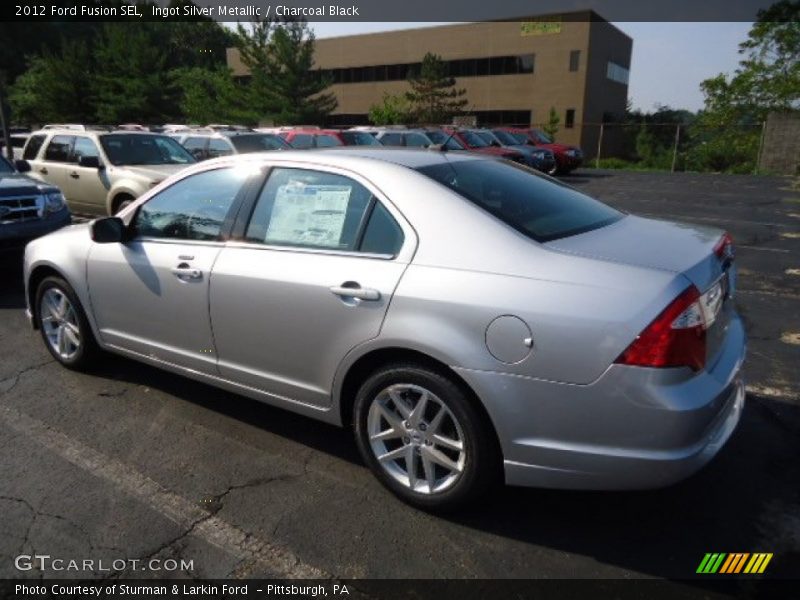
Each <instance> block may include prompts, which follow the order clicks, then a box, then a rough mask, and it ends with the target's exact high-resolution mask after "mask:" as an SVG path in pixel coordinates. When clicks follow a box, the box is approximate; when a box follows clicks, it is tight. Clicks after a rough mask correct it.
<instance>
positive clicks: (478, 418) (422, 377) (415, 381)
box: [353, 363, 502, 512]
mask: <svg viewBox="0 0 800 600" xmlns="http://www.w3.org/2000/svg"><path fill="white" fill-rule="evenodd" d="M396 384H410V385H413V386H420V387H422V388H425V389H426V390H429V391H431V392H433V394H435V395H436V396H437V397H438V399H439V400H440V401H441V403H442V404H444V405H445V406H446V407H447V408H448V409H449V410H450V412H451V413H452V415H453V416H454V417H455V418H456V419H457V420H458V423H459V425H460V427H461V431H462V432H463V438H464V439H463V446H464V448H465V450H466V455H465V460H464V467H463V470H462V471H461V473H460V475H458V477H457V479H456V480H455V483H453V484H452V485H451V487H449V488H447V489H445V490H443V491H441V492H433V493H420V492H417V491H414V490H412V489H410V488H409V487H408V485H404V484H402V483H400V482H398V481H397V480H396V479H395V478H394V477H392V475H390V474H389V473H388V472H387V471H386V469H384V467H383V466H382V465H381V463H380V461H379V460H378V458H377V457H376V455H375V452H374V451H373V450H372V447H371V445H370V439H369V433H368V424H367V423H368V416H369V410H370V406H371V405H372V403H373V401H376V398H377V397H378V395H379V394H380V393H381V391H382V390H385V389H386V388H387V387H388V386H391V385H396ZM353 421H354V422H353V429H354V432H355V437H356V443H357V444H358V448H359V450H360V452H361V455H362V457H363V459H364V462H365V463H366V464H367V465H368V466H369V467H370V469H371V470H372V472H373V474H374V475H375V476H376V477H377V478H378V480H379V481H380V482H381V483H382V484H383V485H384V486H385V487H387V488H388V489H389V490H391V491H392V492H394V494H396V495H397V496H398V497H399V498H400V499H402V500H403V501H405V502H407V503H408V504H411V505H412V506H415V507H418V508H422V509H424V510H429V511H434V512H446V511H451V510H454V509H456V508H459V507H463V506H466V505H469V504H472V503H474V502H475V501H477V500H478V499H480V498H481V497H482V496H484V495H485V494H486V493H487V492H488V491H489V490H491V489H492V488H494V487H495V486H496V485H499V483H500V482H501V481H502V455H501V453H500V451H499V449H498V448H497V442H496V438H495V437H494V434H493V431H492V430H491V426H490V424H489V423H487V422H486V421H487V418H486V417H485V416H484V415H483V413H482V412H481V411H480V410H479V409H478V408H476V407H475V406H474V404H473V401H472V399H471V398H470V397H469V396H468V394H467V393H466V392H465V391H464V390H463V389H462V387H461V386H459V385H458V384H457V383H455V381H454V380H453V379H451V378H450V377H449V376H447V375H445V374H443V373H439V372H437V371H434V370H431V369H429V368H427V367H424V366H421V365H418V364H413V363H398V364H393V365H388V366H386V367H383V368H381V369H379V370H377V371H375V372H374V373H373V374H372V375H371V376H370V377H369V378H367V380H366V381H364V383H363V384H362V385H361V387H360V388H359V390H358V393H357V395H356V399H355V406H354V410H353Z"/></svg>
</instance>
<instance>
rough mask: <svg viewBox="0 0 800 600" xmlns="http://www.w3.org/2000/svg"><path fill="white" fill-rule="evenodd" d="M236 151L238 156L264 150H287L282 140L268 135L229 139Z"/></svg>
mask: <svg viewBox="0 0 800 600" xmlns="http://www.w3.org/2000/svg"><path fill="white" fill-rule="evenodd" d="M230 141H231V144H233V146H234V148H236V151H237V152H239V153H240V154H246V153H247V152H264V151H265V150H280V149H282V148H288V147H289V144H287V143H286V142H285V141H284V140H283V138H280V137H278V136H277V135H272V134H269V133H260V134H246V135H234V136H231V138H230Z"/></svg>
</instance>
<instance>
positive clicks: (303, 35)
mask: <svg viewBox="0 0 800 600" xmlns="http://www.w3.org/2000/svg"><path fill="white" fill-rule="evenodd" d="M314 45H315V38H314V33H313V31H311V29H310V28H309V27H308V23H307V22H306V21H303V20H282V21H279V20H269V19H266V20H261V21H258V22H256V23H254V24H253V26H252V28H250V29H247V28H245V27H244V26H242V25H239V28H238V42H237V46H238V47H239V52H240V55H241V59H242V62H243V63H244V64H245V65H246V66H247V67H248V69H249V70H250V73H251V79H250V84H249V90H250V98H251V101H252V103H253V107H254V108H255V109H256V110H257V111H258V113H259V114H260V115H261V116H262V117H270V118H271V119H272V120H273V121H274V122H275V123H319V122H322V121H323V120H324V119H325V117H326V116H327V115H329V114H330V113H331V112H333V110H334V109H335V108H336V105H337V101H336V97H335V96H334V95H333V94H331V93H326V92H325V89H326V88H328V87H329V86H330V84H331V82H330V80H328V79H326V78H323V77H321V76H320V74H319V72H315V71H313V70H312V67H313V64H314Z"/></svg>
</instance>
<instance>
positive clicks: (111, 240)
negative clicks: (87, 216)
mask: <svg viewBox="0 0 800 600" xmlns="http://www.w3.org/2000/svg"><path fill="white" fill-rule="evenodd" d="M91 231H92V241H93V242H96V243H98V244H118V243H120V242H121V241H122V240H123V239H124V238H125V223H123V222H122V219H120V218H119V217H103V218H102V219H96V220H94V221H92V224H91Z"/></svg>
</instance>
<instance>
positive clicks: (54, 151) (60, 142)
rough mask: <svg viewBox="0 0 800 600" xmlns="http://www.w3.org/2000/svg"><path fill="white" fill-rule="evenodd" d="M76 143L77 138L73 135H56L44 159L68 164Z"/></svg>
mask: <svg viewBox="0 0 800 600" xmlns="http://www.w3.org/2000/svg"><path fill="white" fill-rule="evenodd" d="M74 141H75V136H72V135H54V136H53V139H51V140H50V143H49V144H48V145H47V149H46V150H45V151H44V159H45V160H50V161H53V162H68V161H69V154H70V150H71V149H72V143H73V142H74Z"/></svg>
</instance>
